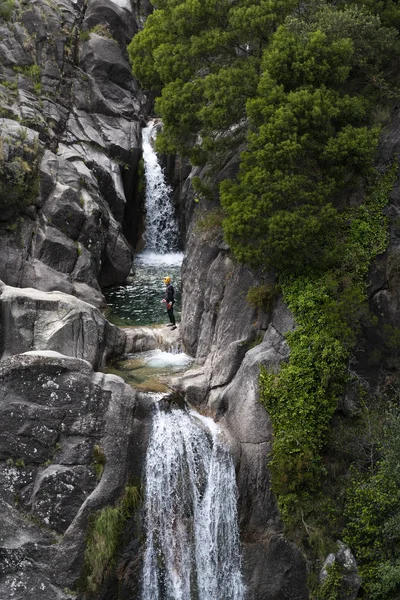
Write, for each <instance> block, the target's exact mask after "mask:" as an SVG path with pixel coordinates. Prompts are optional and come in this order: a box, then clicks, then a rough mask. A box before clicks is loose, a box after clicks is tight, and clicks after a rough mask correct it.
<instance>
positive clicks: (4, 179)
mask: <svg viewBox="0 0 400 600" xmlns="http://www.w3.org/2000/svg"><path fill="white" fill-rule="evenodd" d="M26 136H27V130H26V129H24V128H21V130H20V135H19V139H18V140H17V141H16V140H15V139H10V138H7V137H4V136H1V135H0V208H8V207H15V208H17V209H21V208H22V207H23V206H26V205H28V204H31V203H32V202H33V201H34V200H35V199H36V197H37V195H38V193H39V167H40V162H41V158H42V154H43V149H42V147H41V145H40V142H39V141H38V140H36V141H34V142H32V143H30V142H28V141H27V139H26Z"/></svg>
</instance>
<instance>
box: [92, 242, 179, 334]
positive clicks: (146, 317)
mask: <svg viewBox="0 0 400 600" xmlns="http://www.w3.org/2000/svg"><path fill="white" fill-rule="evenodd" d="M182 259H183V254H182V253H180V252H174V253H170V254H156V253H154V252H143V253H142V254H138V255H137V257H136V258H135V262H134V266H133V274H132V277H131V278H130V281H129V282H128V283H126V284H124V285H118V286H114V287H112V288H108V289H106V290H103V293H104V296H105V298H106V300H107V304H108V307H109V309H108V314H107V317H108V319H109V321H111V322H112V323H114V324H116V325H157V324H163V323H168V322H169V321H168V316H167V313H166V309H165V305H164V304H163V303H162V299H163V297H164V290H165V285H164V283H163V278H164V277H166V276H167V275H169V276H170V277H171V279H172V285H173V286H174V288H175V300H176V303H175V307H174V314H175V318H176V320H177V322H179V321H180V308H181V294H180V290H181V264H182Z"/></svg>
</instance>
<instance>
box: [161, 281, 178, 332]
mask: <svg viewBox="0 0 400 600" xmlns="http://www.w3.org/2000/svg"><path fill="white" fill-rule="evenodd" d="M164 283H165V285H166V288H165V297H164V300H163V302H165V305H166V307H167V313H168V317H169V320H170V322H169V324H168V325H167V327H171V328H172V329H176V325H175V317H174V304H175V298H174V296H175V290H174V287H173V285H172V284H171V277H169V276H168V275H167V277H164Z"/></svg>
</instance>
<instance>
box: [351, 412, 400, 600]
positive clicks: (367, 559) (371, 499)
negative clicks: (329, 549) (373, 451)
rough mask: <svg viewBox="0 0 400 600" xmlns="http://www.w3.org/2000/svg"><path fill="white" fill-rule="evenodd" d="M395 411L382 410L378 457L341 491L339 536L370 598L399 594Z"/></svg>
mask: <svg viewBox="0 0 400 600" xmlns="http://www.w3.org/2000/svg"><path fill="white" fill-rule="evenodd" d="M399 465H400V413H399V409H398V406H396V408H394V409H393V410H392V413H391V414H390V413H389V414H388V415H387V419H386V427H385V429H384V435H383V441H382V445H381V459H380V460H379V462H378V463H377V464H376V465H374V466H373V467H371V468H370V469H369V470H368V471H367V472H366V473H365V472H364V473H363V472H360V471H356V470H354V471H353V480H352V486H351V487H350V490H349V492H348V495H347V505H346V517H347V525H346V528H345V540H346V542H347V543H348V544H350V545H351V547H352V549H353V550H354V552H355V555H356V558H357V560H358V562H359V569H360V575H361V577H362V579H363V589H364V591H365V593H366V594H367V596H366V597H368V598H369V599H370V600H386V599H387V598H393V600H395V598H399V597H400V551H399V542H400V467H399Z"/></svg>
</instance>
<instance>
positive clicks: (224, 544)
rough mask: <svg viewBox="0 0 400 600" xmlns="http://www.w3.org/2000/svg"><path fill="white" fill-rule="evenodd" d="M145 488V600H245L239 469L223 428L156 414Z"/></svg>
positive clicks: (180, 413)
mask: <svg viewBox="0 0 400 600" xmlns="http://www.w3.org/2000/svg"><path fill="white" fill-rule="evenodd" d="M145 482H146V493H145V524H146V536H147V537H146V547H145V556H144V566H143V581H142V600H192V599H194V598H196V600H244V597H245V593H244V586H243V582H242V575H241V558H240V544H239V531H238V524H237V510H236V500H237V498H236V496H237V490H236V480H235V471H234V466H233V462H232V458H231V456H230V453H229V452H228V450H227V448H226V447H225V445H224V444H223V442H222V441H221V439H220V431H219V428H218V426H217V425H216V424H215V423H214V422H213V421H212V420H211V419H208V418H206V417H199V416H193V415H191V414H188V413H186V412H184V411H182V410H178V409H176V410H172V411H170V412H165V413H164V412H161V411H158V412H157V413H156V415H155V417H154V421H153V431H152V435H151V439H150V443H149V447H148V452H147V458H146V473H145Z"/></svg>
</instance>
